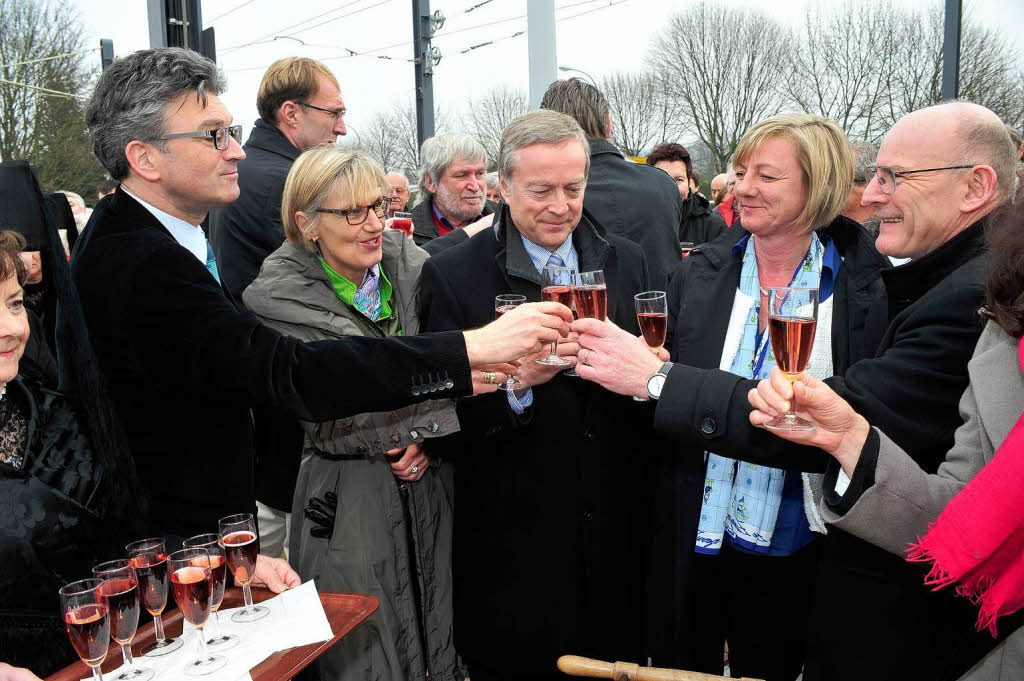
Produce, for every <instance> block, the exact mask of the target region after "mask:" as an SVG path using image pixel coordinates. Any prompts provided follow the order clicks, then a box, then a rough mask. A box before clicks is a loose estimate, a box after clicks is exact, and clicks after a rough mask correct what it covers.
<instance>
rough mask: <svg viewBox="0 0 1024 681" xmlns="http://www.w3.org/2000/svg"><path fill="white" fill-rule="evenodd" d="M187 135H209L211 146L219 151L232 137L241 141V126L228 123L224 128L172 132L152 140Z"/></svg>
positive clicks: (226, 145) (186, 136)
mask: <svg viewBox="0 0 1024 681" xmlns="http://www.w3.org/2000/svg"><path fill="white" fill-rule="evenodd" d="M189 137H209V138H211V139H212V140H213V148H214V149H218V150H220V151H224V150H225V149H227V148H228V145H229V144H231V142H230V140H231V139H233V140H235V141H236V142H238V143H239V144H241V143H242V126H240V125H230V126H228V127H226V128H217V129H216V130H199V131H197V132H173V133H171V134H170V135H164V136H162V137H153V138H152V139H153V141H163V140H176V139H185V138H189Z"/></svg>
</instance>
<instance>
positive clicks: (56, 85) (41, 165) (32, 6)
mask: <svg viewBox="0 0 1024 681" xmlns="http://www.w3.org/2000/svg"><path fill="white" fill-rule="evenodd" d="M85 52H86V51H85V50H84V47H83V43H82V29H81V26H80V25H79V22H78V18H77V15H76V14H75V13H74V12H73V11H72V10H70V9H69V8H67V7H65V6H63V5H60V6H50V5H49V4H48V3H47V2H45V1H44V0H0V79H2V81H0V160H4V161H6V160H16V159H23V160H27V161H29V162H30V163H31V164H32V165H34V166H35V167H36V169H37V171H38V174H39V180H40V182H41V183H42V185H43V186H44V187H45V188H46V189H49V190H55V189H70V190H73V191H76V192H78V193H79V194H82V195H83V196H89V195H90V194H92V193H93V192H94V191H95V187H96V185H97V184H98V183H99V182H100V181H101V180H102V179H103V177H104V172H103V169H102V168H101V167H100V165H99V163H98V162H97V161H96V159H95V157H94V156H93V154H92V144H91V142H90V140H89V137H88V134H87V132H86V129H85V122H84V119H83V112H82V101H81V96H82V95H83V94H84V93H85V92H87V90H88V87H89V84H90V81H91V79H92V76H93V75H94V74H93V72H92V70H91V69H89V68H88V67H87V65H86V64H87V62H86V54H85Z"/></svg>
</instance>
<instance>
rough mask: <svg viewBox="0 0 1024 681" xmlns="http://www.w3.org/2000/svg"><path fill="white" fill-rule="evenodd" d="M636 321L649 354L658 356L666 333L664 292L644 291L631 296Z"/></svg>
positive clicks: (666, 313) (666, 299)
mask: <svg viewBox="0 0 1024 681" xmlns="http://www.w3.org/2000/svg"><path fill="white" fill-rule="evenodd" d="M633 304H634V305H635V306H636V321H637V323H638V324H640V331H641V332H642V333H643V334H644V342H645V343H647V347H649V348H650V349H651V352H653V353H654V354H658V350H660V349H661V348H662V347H664V345H665V336H666V335H667V333H668V298H667V297H666V296H665V292H664V291H645V292H644V293H638V294H636V295H635V296H633Z"/></svg>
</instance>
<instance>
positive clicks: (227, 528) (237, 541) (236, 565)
mask: <svg viewBox="0 0 1024 681" xmlns="http://www.w3.org/2000/svg"><path fill="white" fill-rule="evenodd" d="M217 530H218V534H219V535H220V545H221V546H223V547H224V554H225V556H227V559H228V570H230V571H231V574H232V575H233V576H234V578H235V582H236V583H237V584H240V585H241V587H242V598H244V599H245V607H244V608H242V609H241V610H239V611H238V612H236V613H235V614H234V615H232V616H231V621H232V622H255V621H256V620H258V619H262V618H264V617H266V616H267V615H269V614H270V610H269V609H268V608H265V607H263V606H262V605H253V604H252V588H251V585H252V578H253V576H254V575H255V573H256V556H258V555H259V553H260V536H259V534H258V533H257V531H256V520H255V518H253V517H252V513H238V514H235V515H229V516H227V517H226V518H221V519H220V520H218V521H217Z"/></svg>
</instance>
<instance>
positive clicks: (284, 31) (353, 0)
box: [222, 0, 390, 53]
mask: <svg viewBox="0 0 1024 681" xmlns="http://www.w3.org/2000/svg"><path fill="white" fill-rule="evenodd" d="M362 1H363V0H351V2H346V3H345V4H344V5H341V6H339V7H335V8H334V9H329V10H327V11H326V12H321V13H320V14H317V15H316V16H314V17H310V18H308V19H304V20H302V21H300V22H298V23H295V24H292V25H291V26H285V27H284V28H279V29H277V30H276V31H272V32H270V33H267V34H266V35H263V36H260V37H259V38H256V40H253V41H251V42H248V43H244V44H242V45H233V46H231V47H225V48H224V49H223V50H222V52H225V53H226V52H234V51H236V50H240V49H242V48H243V47H251V46H253V45H261V44H263V43H265V42H271V41H272V40H276V39H277V38H278V37H290V36H289V35H287V32H288V31H290V30H292V29H293V28H298V27H299V26H302V25H303V24H308V23H310V22H311V21H316V20H317V19H320V18H322V17H325V16H327V15H328V14H334V13H335V12H340V11H341V10H343V9H345V8H347V7H351V6H352V5H355V4H358V3H360V2H362ZM384 2H390V0H384ZM380 4H383V2H378V3H377V4H376V5H370V6H369V7H363V8H361V9H358V10H356V11H355V12H352V13H351V14H356V13H358V12H362V11H364V10H367V9H370V8H371V7H376V6H377V5H380ZM347 16H350V14H343V15H341V16H339V17H334V18H332V19H330V20H329V21H327V22H324V23H321V24H317V25H316V26H313V27H311V28H319V27H320V26H323V25H324V24H325V23H330V22H331V21H335V20H336V19H342V18H344V17H347ZM308 30H310V29H308V28H304V29H302V30H301V31H296V33H302V32H304V31H308ZM268 38H270V39H271V41H268V40H267V39H268Z"/></svg>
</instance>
